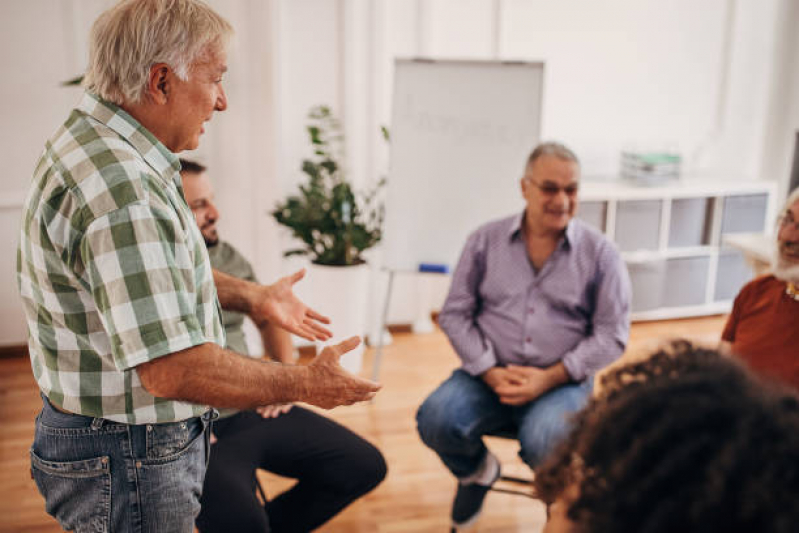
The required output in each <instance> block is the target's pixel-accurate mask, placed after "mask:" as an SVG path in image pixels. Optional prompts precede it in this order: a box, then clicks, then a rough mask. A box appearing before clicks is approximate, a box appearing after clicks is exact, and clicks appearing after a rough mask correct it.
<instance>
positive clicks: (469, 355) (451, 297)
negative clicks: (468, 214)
mask: <svg viewBox="0 0 799 533" xmlns="http://www.w3.org/2000/svg"><path fill="white" fill-rule="evenodd" d="M483 240H484V239H483V238H481V235H480V234H479V233H473V234H472V235H471V236H470V237H469V239H468V240H467V241H466V246H464V249H463V252H462V253H461V257H460V260H459V261H458V266H457V267H456V268H455V272H454V274H453V275H452V284H451V286H450V289H449V294H448V295H447V299H446V300H445V302H444V307H443V308H442V309H441V313H440V314H439V317H438V321H439V325H440V326H441V329H443V330H444V333H446V334H447V338H449V342H450V343H451V344H452V347H453V348H454V349H455V352H456V353H457V354H458V357H459V358H460V359H461V362H462V368H463V370H465V371H466V372H468V373H469V374H471V375H473V376H477V375H480V374H482V373H483V372H485V371H486V370H488V369H489V368H492V367H494V366H496V364H497V358H496V354H495V353H494V347H493V346H492V344H491V342H490V341H489V340H488V339H487V338H486V337H485V335H484V334H483V332H482V331H481V330H480V327H479V326H478V325H477V314H478V313H479V311H480V306H481V301H480V293H479V287H480V282H481V281H482V279H483V275H484V273H485V250H484V245H485V243H484V242H483Z"/></svg>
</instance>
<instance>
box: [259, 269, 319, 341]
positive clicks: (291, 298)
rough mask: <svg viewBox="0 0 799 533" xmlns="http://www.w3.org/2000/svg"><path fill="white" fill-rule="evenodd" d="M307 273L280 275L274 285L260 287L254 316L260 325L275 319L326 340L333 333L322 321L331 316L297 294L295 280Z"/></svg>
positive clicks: (293, 329)
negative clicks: (324, 313) (316, 308)
mask: <svg viewBox="0 0 799 533" xmlns="http://www.w3.org/2000/svg"><path fill="white" fill-rule="evenodd" d="M303 277H305V269H301V270H298V271H297V272H295V273H294V274H292V275H290V276H285V277H283V278H280V279H279V280H277V281H276V282H275V283H273V284H272V285H262V286H260V287H259V294H258V295H257V298H256V302H255V304H254V305H253V309H252V313H251V318H252V319H253V321H254V322H255V323H256V324H257V325H259V326H260V325H262V324H264V323H266V322H273V323H274V324H277V325H278V326H280V327H281V328H283V329H285V330H286V331H289V332H291V333H294V334H295V335H299V336H300V337H302V338H304V339H308V340H311V341H313V340H320V341H324V340H327V339H329V338H330V337H331V336H332V335H333V334H332V333H331V332H330V331H329V330H328V329H327V328H325V327H323V326H321V325H320V322H321V323H322V324H330V319H328V318H327V317H326V316H323V315H320V314H319V313H317V312H316V311H314V310H313V309H311V308H310V307H308V306H307V305H305V304H304V303H302V302H301V301H300V299H299V298H297V296H295V295H294V291H293V287H294V284H295V283H297V282H298V281H300V280H301V279H302V278H303Z"/></svg>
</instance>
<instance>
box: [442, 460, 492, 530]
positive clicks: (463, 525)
mask: <svg viewBox="0 0 799 533" xmlns="http://www.w3.org/2000/svg"><path fill="white" fill-rule="evenodd" d="M486 460H487V461H489V465H488V468H491V469H493V471H494V473H493V476H492V477H491V481H490V482H489V483H488V484H487V485H484V484H482V483H474V482H468V481H467V482H463V481H459V482H458V490H457V492H456V493H455V501H453V502H452V531H461V530H464V529H468V528H470V527H471V526H472V525H474V523H475V522H476V521H477V519H478V518H479V517H480V511H481V510H482V508H483V500H485V497H486V494H488V491H489V490H491V486H492V485H493V484H494V482H495V481H496V480H497V479H499V460H498V459H497V458H496V457H495V456H494V455H493V454H491V452H489V453H488V455H486Z"/></svg>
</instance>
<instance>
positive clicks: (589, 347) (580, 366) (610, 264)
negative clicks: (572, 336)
mask: <svg viewBox="0 0 799 533" xmlns="http://www.w3.org/2000/svg"><path fill="white" fill-rule="evenodd" d="M631 297H632V289H631V284H630V276H629V273H628V272H627V266H626V265H625V264H624V261H623V260H622V258H621V256H620V254H619V252H618V251H617V250H616V248H615V247H614V246H613V245H611V244H610V243H607V244H606V245H605V246H603V248H602V250H601V251H600V253H599V257H598V261H597V275H596V300H595V301H596V306H595V309H594V312H593V316H592V319H591V332H590V335H588V336H587V337H586V338H585V339H583V340H582V341H581V342H580V343H578V344H577V346H575V347H574V349H572V350H571V351H569V352H568V353H567V354H566V355H565V356H564V357H563V365H564V366H565V367H566V371H567V372H568V373H569V376H570V377H571V378H572V379H573V380H575V381H583V380H584V379H586V378H587V377H588V376H591V375H593V374H595V373H596V372H597V371H599V370H600V369H602V368H604V367H605V366H607V365H608V364H610V363H612V362H613V361H615V360H616V359H618V358H619V356H621V354H622V353H623V352H624V349H625V347H626V345H627V341H628V339H629V336H630V300H631Z"/></svg>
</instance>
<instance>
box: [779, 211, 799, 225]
mask: <svg viewBox="0 0 799 533" xmlns="http://www.w3.org/2000/svg"><path fill="white" fill-rule="evenodd" d="M779 222H780V227H781V228H787V227H788V226H793V229H795V230H799V220H795V219H794V218H793V213H791V212H790V211H787V212H785V214H783V215H782V216H781V217H780V218H779Z"/></svg>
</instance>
